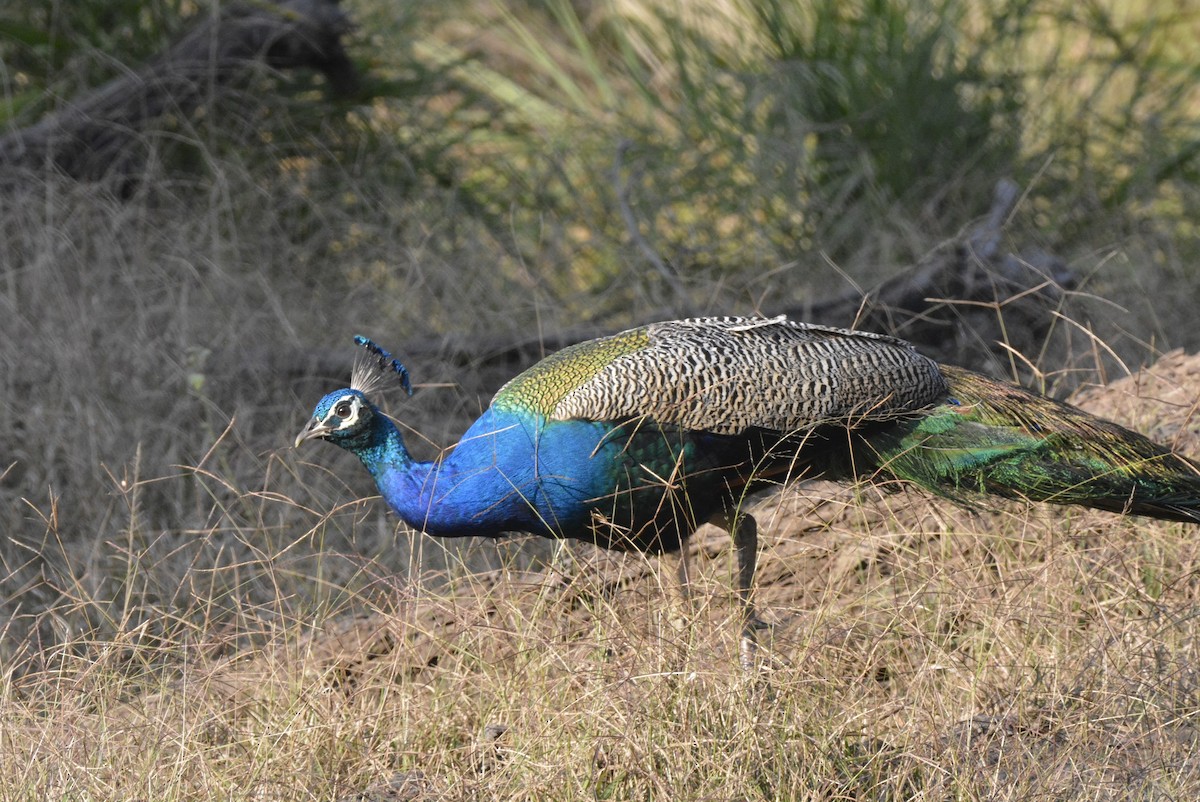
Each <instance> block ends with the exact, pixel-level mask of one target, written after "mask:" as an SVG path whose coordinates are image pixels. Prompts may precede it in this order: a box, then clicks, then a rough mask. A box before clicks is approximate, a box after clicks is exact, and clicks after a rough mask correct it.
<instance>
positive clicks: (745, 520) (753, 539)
mask: <svg viewBox="0 0 1200 802" xmlns="http://www.w3.org/2000/svg"><path fill="white" fill-rule="evenodd" d="M732 520H733V523H732V525H730V527H729V534H730V535H731V536H732V537H733V545H734V547H735V548H736V549H737V562H738V599H739V601H741V604H742V646H741V658H742V668H745V669H747V670H749V669H751V668H753V667H754V657H755V655H756V654H757V652H758V635H757V631H758V629H759V627H760V626H761V621H760V620H759V618H758V613H757V612H755V609H754V602H753V600H752V599H751V591H752V588H753V585H754V569H755V566H756V565H757V563H758V523H757V522H756V521H755V520H754V516H752V515H744V514H743V515H738V516H736V517H735V518H733V519H732Z"/></svg>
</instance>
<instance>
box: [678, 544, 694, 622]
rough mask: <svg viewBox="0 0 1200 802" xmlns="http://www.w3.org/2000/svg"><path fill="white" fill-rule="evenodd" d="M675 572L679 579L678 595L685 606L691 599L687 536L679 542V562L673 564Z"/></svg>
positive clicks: (690, 573) (690, 572)
mask: <svg viewBox="0 0 1200 802" xmlns="http://www.w3.org/2000/svg"><path fill="white" fill-rule="evenodd" d="M675 572H676V573H675V576H676V578H678V579H679V595H680V597H681V598H682V599H683V603H684V606H685V607H686V606H687V605H688V604H689V603H690V602H691V599H692V569H691V567H690V565H689V561H688V542H687V538H683V540H682V542H681V543H680V544H679V563H678V564H677V565H676V566H675Z"/></svg>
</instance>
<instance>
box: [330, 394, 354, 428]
mask: <svg viewBox="0 0 1200 802" xmlns="http://www.w3.org/2000/svg"><path fill="white" fill-rule="evenodd" d="M361 411H362V399H360V398H359V397H358V396H356V395H344V396H342V397H341V398H339V399H338V401H337V403H336V404H334V405H333V406H332V407H330V409H329V412H328V414H326V415H325V420H324V421H323V422H324V423H329V424H332V423H333V422H334V421H335V419H338V418H340V419H341V422H340V423H338V425H337V426H336V427H335V428H336V429H338V430H342V429H350V428H353V427H354V425H355V424H357V423H358V415H359V413H360V412H361Z"/></svg>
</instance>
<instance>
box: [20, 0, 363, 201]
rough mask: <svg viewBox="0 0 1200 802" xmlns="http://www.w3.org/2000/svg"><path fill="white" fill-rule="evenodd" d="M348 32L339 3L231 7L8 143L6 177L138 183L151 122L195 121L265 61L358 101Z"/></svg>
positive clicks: (297, 0)
mask: <svg viewBox="0 0 1200 802" xmlns="http://www.w3.org/2000/svg"><path fill="white" fill-rule="evenodd" d="M349 29H350V22H349V20H348V18H347V17H346V15H345V14H344V13H343V12H342V10H341V9H340V8H339V7H338V2H337V0H285V2H279V3H274V2H265V0H255V2H243V3H236V4H234V5H230V6H227V7H225V8H223V9H222V11H221V13H219V14H216V15H213V16H210V17H208V18H207V19H205V20H204V21H203V22H201V23H199V24H198V25H197V26H196V27H195V28H193V29H192V30H191V31H190V32H189V33H188V34H186V35H185V36H184V37H183V38H182V39H181V40H180V41H179V42H178V43H176V44H175V45H174V46H172V47H171V48H169V49H168V50H167V51H165V52H164V53H162V54H160V55H159V56H157V57H156V58H154V59H152V60H151V61H150V62H149V63H147V64H146V65H145V66H144V67H142V68H140V69H138V70H135V71H132V72H129V73H128V74H125V75H122V76H120V77H118V78H114V79H113V80H111V81H109V82H108V83H106V84H104V85H103V86H100V87H98V88H96V89H94V90H92V91H90V92H87V93H86V94H84V95H83V96H82V97H79V98H77V99H75V100H73V101H71V102H69V103H67V104H66V105H65V106H64V107H63V108H62V109H60V110H59V111H57V112H55V113H54V114H51V115H48V116H47V117H44V118H43V119H42V120H40V121H38V122H37V123H35V124H34V125H31V126H28V127H27V128H21V129H18V130H15V131H12V132H11V133H9V134H7V135H5V136H3V137H0V171H2V172H3V173H4V174H5V175H4V177H5V178H8V179H10V180H11V178H12V177H13V176H15V175H19V174H21V173H33V174H41V173H43V172H44V171H46V170H47V169H50V170H54V171H56V172H59V173H62V174H64V175H67V176H70V177H72V178H75V179H78V180H81V181H98V180H101V179H105V178H110V177H113V176H118V177H120V178H121V179H122V180H124V181H130V180H133V179H134V178H135V177H136V176H138V175H140V174H141V172H142V167H143V164H144V161H145V158H146V147H145V144H144V140H143V137H142V133H143V131H144V130H145V129H146V128H147V126H148V125H149V124H150V123H152V122H153V121H155V120H157V119H159V118H161V117H162V116H164V115H166V114H169V113H174V114H179V115H181V116H186V115H189V114H191V113H192V112H193V111H194V110H195V109H196V108H198V107H199V106H200V105H202V104H203V103H206V102H211V101H212V100H213V99H214V98H215V97H217V96H218V95H219V94H220V93H221V92H222V90H224V89H226V88H228V87H230V86H231V85H233V84H235V83H236V82H237V81H238V80H240V79H242V78H243V77H245V76H247V75H249V74H250V73H251V72H252V71H253V70H254V69H255V68H256V67H257V66H258V65H260V64H265V65H267V66H269V67H272V68H275V69H294V68H299V67H307V68H311V69H316V70H320V71H321V72H322V73H323V74H324V75H325V76H326V78H327V79H328V80H329V83H330V86H331V87H332V89H333V91H334V92H335V93H336V94H339V95H347V94H351V93H353V92H354V91H356V89H357V87H358V74H357V71H356V70H355V68H354V66H353V64H351V62H350V60H349V58H348V57H347V55H346V52H345V50H344V49H343V48H342V45H341V37H342V35H343V34H344V33H346V32H347V31H348V30H349Z"/></svg>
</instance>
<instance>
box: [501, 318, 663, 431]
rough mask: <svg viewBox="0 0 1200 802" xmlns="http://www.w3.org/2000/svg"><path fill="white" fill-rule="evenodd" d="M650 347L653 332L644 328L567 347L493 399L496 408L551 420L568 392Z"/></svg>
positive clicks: (514, 380) (522, 375) (503, 388)
mask: <svg viewBox="0 0 1200 802" xmlns="http://www.w3.org/2000/svg"><path fill="white" fill-rule="evenodd" d="M649 344H650V335H649V332H648V330H647V328H645V327H643V328H640V329H630V330H629V331H623V332H621V333H620V334H614V335H612V336H610V337H601V338H599V339H597V340H588V341H587V342H582V343H577V344H575V345H570V346H567V347H566V348H564V349H562V350H561V351H557V352H555V353H553V354H551V355H550V356H548V357H546V358H545V359H543V360H542V361H541V362H538V363H537V364H536V365H534V366H533V367H531V368H529V369H528V370H526V371H525V372H524V373H521V374H520V375H518V376H515V377H514V378H513V379H512V380H511V381H509V382H508V383H507V384H505V385H504V386H503V387H501V388H500V390H499V392H497V393H496V395H495V397H494V398H493V399H492V406H494V407H497V408H499V409H503V410H506V411H512V412H516V411H522V410H524V411H531V412H536V413H537V414H539V415H544V416H546V417H551V416H552V415H553V414H554V410H555V408H556V407H557V406H558V404H559V403H560V402H561V401H562V400H563V398H564V397H565V396H566V395H567V394H568V393H571V392H574V391H575V390H577V389H579V387H580V386H581V385H583V384H585V383H586V382H589V381H591V380H592V379H594V378H595V377H596V374H597V373H599V372H600V370H601V369H603V368H605V367H607V366H608V365H609V364H610V363H611V362H612V361H613V360H614V359H616V358H617V357H621V356H625V355H627V354H632V353H635V352H636V351H638V350H640V349H642V348H645V347H646V346H648V345H649Z"/></svg>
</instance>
